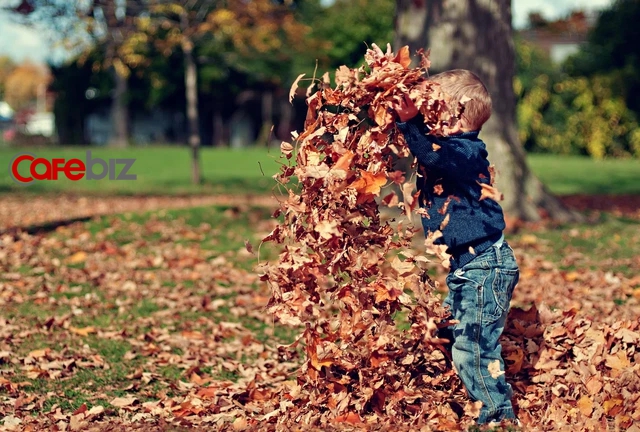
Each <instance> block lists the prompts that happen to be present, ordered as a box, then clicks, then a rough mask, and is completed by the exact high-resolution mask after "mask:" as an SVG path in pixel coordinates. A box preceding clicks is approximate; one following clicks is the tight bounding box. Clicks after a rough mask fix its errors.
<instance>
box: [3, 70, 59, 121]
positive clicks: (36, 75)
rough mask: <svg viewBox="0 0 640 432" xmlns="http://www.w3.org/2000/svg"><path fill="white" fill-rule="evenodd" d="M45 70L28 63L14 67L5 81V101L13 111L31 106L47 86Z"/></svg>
mask: <svg viewBox="0 0 640 432" xmlns="http://www.w3.org/2000/svg"><path fill="white" fill-rule="evenodd" d="M49 81H50V75H49V73H48V71H47V70H46V68H44V67H42V66H38V65H35V64H33V63H30V62H24V63H22V64H20V65H18V66H16V67H15V68H14V69H13V70H12V71H11V72H10V73H9V75H8V76H7V78H6V79H5V86H6V88H5V94H4V97H5V100H6V101H7V103H8V104H9V105H11V107H12V108H13V109H14V110H19V109H22V108H26V107H27V106H28V105H32V104H33V103H34V102H35V101H36V99H37V98H38V96H40V97H42V96H41V95H43V93H44V92H43V90H45V89H46V86H47V85H48V84H49Z"/></svg>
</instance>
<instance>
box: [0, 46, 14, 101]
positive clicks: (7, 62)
mask: <svg viewBox="0 0 640 432" xmlns="http://www.w3.org/2000/svg"><path fill="white" fill-rule="evenodd" d="M15 67H16V65H15V63H14V62H13V60H11V59H10V58H9V57H6V56H0V100H4V94H5V88H6V84H5V82H6V80H7V77H8V76H9V75H10V74H11V71H13V69H14V68H15Z"/></svg>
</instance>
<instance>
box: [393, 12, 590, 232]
mask: <svg viewBox="0 0 640 432" xmlns="http://www.w3.org/2000/svg"><path fill="white" fill-rule="evenodd" d="M395 19H396V22H395V25H396V39H395V41H394V42H395V49H396V50H397V49H398V48H399V47H402V46H404V45H408V46H409V48H410V50H411V52H412V54H413V53H415V51H416V50H417V49H418V48H429V49H431V56H430V59H431V70H430V74H434V73H438V72H442V71H445V70H449V69H468V70H470V71H472V72H474V73H476V74H477V75H478V76H479V77H480V78H481V79H482V81H483V82H484V83H485V85H486V86H487V89H488V90H489V93H490V94H491V98H492V100H493V112H492V115H491V118H490V119H489V121H488V122H487V123H486V124H485V125H484V126H483V128H482V131H481V134H480V138H481V139H482V140H483V141H484V142H485V143H486V145H487V148H488V150H489V158H490V160H491V162H492V163H493V164H494V165H495V166H496V171H497V178H496V183H497V187H498V189H499V190H500V191H501V192H502V193H503V194H504V201H503V202H502V203H501V204H502V206H503V208H504V210H505V213H507V214H508V215H509V216H510V217H511V218H516V219H520V220H526V221H535V220H539V219H540V218H541V215H542V214H546V215H547V216H549V217H551V218H553V219H556V220H561V221H568V220H574V219H575V218H577V217H578V216H577V215H576V214H575V213H573V212H570V211H569V210H567V209H566V208H565V207H564V206H563V205H562V204H561V203H560V201H559V200H558V199H557V198H555V197H554V196H553V195H551V194H550V193H549V191H548V190H547V189H546V188H545V187H544V185H543V184H542V183H541V182H540V181H539V180H538V179H537V178H536V177H535V175H534V174H533V173H532V172H531V170H530V169H529V167H528V165H527V162H526V154H525V152H524V149H523V147H522V145H521V143H520V142H519V139H518V134H517V127H516V96H515V93H514V91H513V79H514V76H515V51H514V46H513V35H512V32H513V30H512V27H511V2H510V0H397V6H396V17H395Z"/></svg>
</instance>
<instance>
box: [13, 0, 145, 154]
mask: <svg viewBox="0 0 640 432" xmlns="http://www.w3.org/2000/svg"><path fill="white" fill-rule="evenodd" d="M8 9H9V10H10V11H11V12H13V13H14V16H16V17H18V18H19V19H20V21H21V22H22V23H24V24H28V25H31V26H39V27H41V28H45V29H48V30H49V31H48V32H47V33H48V34H49V35H50V36H49V37H50V38H51V42H52V44H56V43H57V44H63V45H64V46H66V47H67V48H68V49H70V50H72V51H76V52H78V51H82V52H83V53H82V55H81V56H80V61H83V60H86V58H87V57H89V55H90V53H92V51H93V49H94V46H95V45H98V46H101V47H102V48H103V49H104V52H105V55H104V56H102V58H103V62H102V63H101V64H97V66H99V67H101V68H104V69H106V70H109V71H111V74H112V77H113V82H114V90H113V99H112V109H111V120H112V130H113V133H112V136H111V144H112V145H113V146H115V147H126V146H127V145H128V142H129V110H128V103H127V97H128V95H127V93H128V77H129V73H130V70H129V68H128V67H127V63H130V62H127V61H123V60H124V57H126V53H123V52H122V47H123V43H124V41H125V39H126V37H127V34H128V33H129V32H130V31H131V30H132V28H133V25H134V22H135V19H136V17H137V14H140V13H143V12H144V0H122V1H113V0H90V1H88V2H67V1H63V0H21V2H20V3H19V4H18V5H16V6H14V7H12V8H8ZM87 39H88V40H87Z"/></svg>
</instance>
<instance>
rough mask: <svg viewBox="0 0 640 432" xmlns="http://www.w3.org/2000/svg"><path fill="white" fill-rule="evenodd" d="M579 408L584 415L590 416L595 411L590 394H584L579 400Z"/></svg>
mask: <svg viewBox="0 0 640 432" xmlns="http://www.w3.org/2000/svg"><path fill="white" fill-rule="evenodd" d="M578 409H579V410H580V412H581V413H582V415H584V416H587V417H588V416H590V415H591V411H593V401H592V400H591V398H590V397H589V396H582V397H581V398H580V400H579V401H578Z"/></svg>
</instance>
